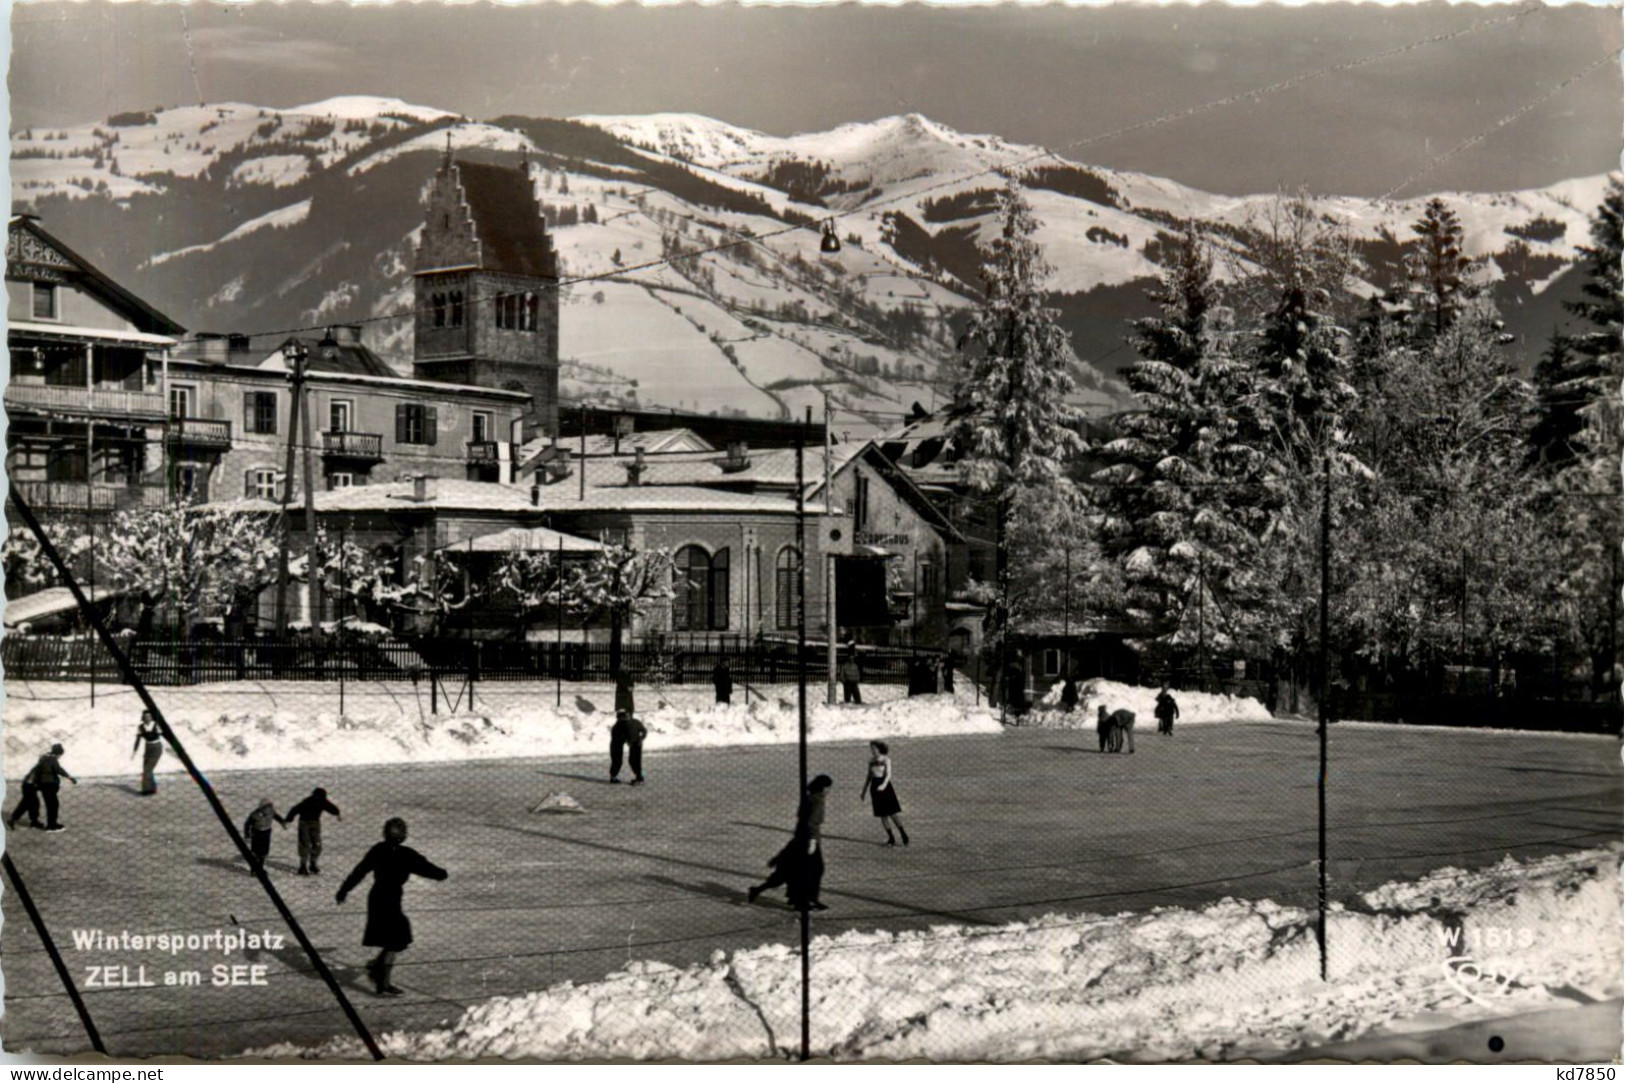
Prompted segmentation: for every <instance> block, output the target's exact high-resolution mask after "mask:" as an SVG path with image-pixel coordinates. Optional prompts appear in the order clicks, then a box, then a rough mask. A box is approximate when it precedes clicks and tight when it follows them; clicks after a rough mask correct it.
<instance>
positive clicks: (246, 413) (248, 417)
mask: <svg viewBox="0 0 1625 1083" xmlns="http://www.w3.org/2000/svg"><path fill="white" fill-rule="evenodd" d="M254 395H255V393H254V392H252V391H244V392H243V431H244V432H258V431H259V430H258V429H256V428H254V405H255V404H254Z"/></svg>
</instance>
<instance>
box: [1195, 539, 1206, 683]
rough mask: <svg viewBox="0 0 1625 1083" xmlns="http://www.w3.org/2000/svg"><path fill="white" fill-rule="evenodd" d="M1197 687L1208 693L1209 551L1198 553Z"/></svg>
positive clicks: (1199, 551)
mask: <svg viewBox="0 0 1625 1083" xmlns="http://www.w3.org/2000/svg"><path fill="white" fill-rule="evenodd" d="M1196 666H1197V681H1198V684H1197V687H1199V688H1200V689H1201V690H1202V691H1204V692H1206V691H1207V551H1206V550H1200V549H1199V550H1197V552H1196Z"/></svg>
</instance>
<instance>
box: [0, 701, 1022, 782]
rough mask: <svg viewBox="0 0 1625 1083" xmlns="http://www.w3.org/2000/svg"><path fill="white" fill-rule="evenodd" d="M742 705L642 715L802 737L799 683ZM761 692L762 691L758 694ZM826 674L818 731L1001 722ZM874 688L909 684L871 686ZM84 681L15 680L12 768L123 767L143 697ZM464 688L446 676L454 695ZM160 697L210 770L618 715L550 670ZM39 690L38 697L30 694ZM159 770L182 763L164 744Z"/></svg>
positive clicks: (662, 733)
mask: <svg viewBox="0 0 1625 1083" xmlns="http://www.w3.org/2000/svg"><path fill="white" fill-rule="evenodd" d="M754 691H755V694H753V695H752V697H751V702H750V704H749V705H748V706H747V705H745V703H744V699H745V696H744V691H743V686H738V687H736V690H735V694H734V703H733V704H732V705H731V706H727V707H719V706H717V705H716V704H715V703H713V702H711V701H712V699H713V697H712V694H711V690H710V688H709V686H706V685H689V686H684V687H682V688H677V689H652V688H640V689H638V690H637V695H638V717H639V718H640V719H641V720H642V721H643V723H644V725H646V726H647V727H648V728H649V737H648V745H649V747H650V748H651V749H655V748H659V749H667V748H704V747H715V746H725V745H762V744H780V743H788V742H793V741H795V740H796V737H797V731H798V717H797V710H796V705H795V688H794V687H793V686H789V687H786V686H773V687H770V688H768V689H765V690H763V689H761V688H757V689H755V690H754ZM764 691H765V693H766V695H765V697H764V696H763V695H762V693H763V692H764ZM823 691H824V689H823V686H822V685H813V686H811V687H810V688H809V691H808V697H809V704H808V735H809V739H810V740H813V741H864V740H869V739H871V738H876V737H881V738H895V737H925V736H937V735H946V734H974V733H989V734H991V733H997V732H999V724H998V721H997V719H996V718H995V717H994V716H993V715H991V714H990V713H988V710H987V708H986V707H985V706H984V707H977V706H975V705H974V704H972V703H969V702H965V701H964V698H965V697H961V699H960V700H959V701H956V700H955V698H954V697H953V696H951V695H939V696H918V697H915V698H912V699H909V698H892V699H890V700H889V701H885V702H871V703H868V704H865V705H863V706H852V707H847V706H836V707H831V706H827V705H825V704H824V703H823ZM865 691H866V694H867V695H868V696H869V698H870V699H871V700H874V699H876V698H878V697H877V693H878V694H879V695H885V694H887V693H891V694H892V695H893V696H895V695H896V694H897V693H898V692H899V691H900V690H898V689H895V688H883V687H881V686H869V687H868V688H866V690H865ZM88 692H89V689H88V688H87V687H86V686H84V685H66V684H54V683H53V684H44V683H34V684H31V685H26V686H22V687H19V686H17V685H16V684H12V685H9V686H8V688H7V695H6V702H5V752H6V763H5V774H6V777H7V778H20V777H21V776H22V775H23V774H24V773H25V772H26V771H27V770H28V768H29V767H31V766H32V765H33V763H34V761H35V759H36V758H37V757H38V756H39V754H40V753H41V752H43V751H45V750H46V749H47V748H49V747H50V746H51V745H52V743H54V742H58V741H60V742H61V743H62V744H63V745H64V746H65V747H66V749H67V753H66V755H65V756H64V757H63V762H64V763H65V764H66V766H67V768H68V769H69V770H70V771H72V772H73V773H74V774H76V775H83V776H86V777H96V776H107V775H121V774H128V773H129V772H130V771H131V770H132V760H131V758H130V755H131V754H130V747H131V743H132V741H133V740H134V733H135V725H136V721H137V719H138V718H139V717H140V713H141V704H140V701H139V700H138V699H137V698H136V697H135V695H134V694H133V693H132V692H131V691H130V690H129V689H128V688H123V687H117V686H115V687H114V688H106V687H103V688H102V689H100V690H99V691H98V694H97V701H96V705H95V707H91V706H90V702H89V698H88ZM461 692H462V690H461V689H460V688H459V687H458V686H457V685H455V684H448V686H447V691H446V693H445V695H446V696H448V697H449V696H457V695H460V693H461ZM153 695H154V698H155V699H156V700H157V701H158V705H159V707H160V708H162V709H163V711H164V717H165V718H166V719H167V720H168V722H169V724H170V725H171V726H172V727H174V729H175V731H176V733H177V735H178V736H179V737H180V739H181V742H182V743H183V744H184V745H185V746H186V749H187V751H188V752H189V753H190V754H191V756H192V758H193V759H194V760H196V761H197V764H198V766H199V767H201V768H202V769H203V770H205V771H220V770H232V769H248V770H259V769H264V768H275V767H308V766H320V765H336V764H385V763H430V762H443V761H448V760H481V759H507V758H511V757H521V756H569V755H582V754H593V755H597V754H601V753H602V752H603V751H604V750H605V748H606V746H607V744H608V741H609V726H610V723H611V722H613V721H614V692H613V690H612V689H611V688H610V687H609V686H607V685H566V686H565V687H564V689H563V697H562V698H563V703H562V705H556V704H555V698H556V696H555V689H554V686H553V685H552V684H549V683H527V684H522V685H520V684H495V683H493V684H484V685H477V686H476V691H475V695H476V699H475V705H474V708H473V709H472V710H470V709H468V707H467V706H466V703H461V704H459V703H453V704H452V705H450V706H448V705H447V704H446V703H445V702H444V701H441V703H440V704H439V710H440V713H439V714H433V713H431V708H430V693H429V689H428V687H427V686H426V685H424V686H416V687H415V686H413V685H411V684H408V683H405V682H400V683H396V684H390V685H382V684H378V683H376V682H369V683H367V684H351V685H350V686H349V688H348V689H347V691H346V696H345V706H344V711H343V713H342V714H341V713H340V712H339V709H338V703H337V689H336V687H335V686H334V685H333V684H327V685H304V684H298V683H296V682H287V683H269V684H260V683H257V682H238V683H231V684H217V685H204V686H199V687H195V688H174V689H171V688H160V689H155V690H154V691H153ZM30 696H33V697H38V698H28V697H30ZM160 770H161V771H178V770H180V764H179V763H178V762H177V761H176V759H175V757H173V756H166V757H165V758H164V760H163V763H162V764H161V765H160Z"/></svg>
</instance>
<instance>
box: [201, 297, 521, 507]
mask: <svg viewBox="0 0 1625 1083" xmlns="http://www.w3.org/2000/svg"><path fill="white" fill-rule="evenodd" d="M295 343H297V344H298V345H299V347H300V348H302V349H303V350H304V352H305V356H306V358H307V362H306V365H305V371H306V377H305V402H306V406H307V407H308V409H309V411H310V417H309V419H308V426H307V425H305V424H301V429H302V430H303V429H307V428H308V431H309V434H310V439H309V450H310V460H311V468H310V473H311V480H312V482H313V484H314V486H315V487H316V488H317V490H318V491H324V490H332V489H342V488H348V487H351V486H364V485H371V484H378V483H381V482H393V481H396V480H398V479H400V478H402V477H407V476H423V475H428V476H433V477H439V478H446V479H451V480H472V481H491V482H498V481H508V480H511V462H512V455H511V452H510V448H511V442H512V439H513V438H514V436H515V429H516V427H515V422H517V421H519V419H520V418H521V417H522V416H523V415H524V413H525V411H526V409H527V408H528V406H529V403H530V398H529V396H528V395H527V394H526V393H524V392H522V391H509V390H503V389H499V388H486V387H471V386H467V385H463V384H450V383H430V382H427V381H424V380H411V379H406V378H404V377H401V376H399V375H396V374H395V372H394V370H392V369H391V368H390V367H389V366H388V365H387V364H386V363H385V362H384V361H383V360H382V359H381V358H380V357H379V356H378V355H377V354H375V353H373V352H372V351H371V350H370V349H368V348H367V347H366V346H365V345H364V344H363V343H362V341H361V332H360V329H359V328H357V327H334V328H331V329H330V330H329V331H328V333H327V334H326V335H324V336H322V337H320V338H319V339H318V338H315V337H299V336H296V337H293V338H289V339H286V340H284V341H283V342H282V343H281V344H279V345H278V346H277V347H276V348H275V349H273V350H271V351H270V352H269V353H268V354H267V353H264V352H263V351H261V352H259V353H258V354H256V352H255V351H254V350H252V349H251V348H250V344H249V340H248V339H246V338H244V337H242V336H234V335H228V336H217V335H202V336H199V339H198V342H197V343H196V344H195V345H194V346H192V347H190V348H188V349H187V350H186V351H185V352H184V354H183V355H181V356H177V357H175V358H174V359H173V360H172V361H171V364H170V374H169V376H170V378H169V388H170V392H169V402H170V405H171V408H172V410H173V412H174V414H173V418H172V420H171V422H170V425H171V434H172V438H171V441H170V450H171V455H172V460H173V461H172V471H173V473H174V474H175V476H176V479H177V481H176V484H177V487H178V488H180V489H182V490H184V491H188V492H191V493H193V494H195V495H197V496H198V497H199V498H201V499H206V500H229V499H232V498H234V497H240V496H251V497H260V498H264V499H269V500H278V499H280V498H281V494H282V487H283V481H284V473H285V471H286V468H287V455H288V436H289V426H290V425H291V424H292V421H293V418H292V415H291V406H292V387H293V384H292V380H291V378H290V371H289V353H290V351H291V349H292V347H293V345H294V344H295ZM294 443H295V445H296V458H295V464H294V477H293V488H292V490H291V492H290V495H291V496H292V497H298V496H299V494H301V493H303V491H304V476H305V467H304V451H303V449H304V446H305V439H304V436H303V433H302V432H301V433H299V434H295V438H294Z"/></svg>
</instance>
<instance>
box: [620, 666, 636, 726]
mask: <svg viewBox="0 0 1625 1083" xmlns="http://www.w3.org/2000/svg"><path fill="white" fill-rule="evenodd" d="M636 710H637V706H636V705H635V704H634V703H633V702H632V674H630V673H628V672H627V671H626V670H624V669H618V670H616V671H615V714H616V715H617V716H619V715H620V713H621V712H622V711H625V712H626V713H627V714H632V713H633V712H634V711H636Z"/></svg>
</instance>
